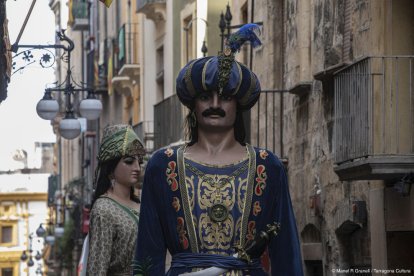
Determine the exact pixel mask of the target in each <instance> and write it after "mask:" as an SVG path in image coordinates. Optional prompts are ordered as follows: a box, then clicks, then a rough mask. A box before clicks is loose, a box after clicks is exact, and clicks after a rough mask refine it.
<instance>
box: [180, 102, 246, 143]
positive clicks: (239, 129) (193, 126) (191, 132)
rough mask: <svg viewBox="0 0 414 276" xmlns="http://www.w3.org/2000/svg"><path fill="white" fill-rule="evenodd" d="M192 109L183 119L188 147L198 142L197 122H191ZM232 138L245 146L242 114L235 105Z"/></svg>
mask: <svg viewBox="0 0 414 276" xmlns="http://www.w3.org/2000/svg"><path fill="white" fill-rule="evenodd" d="M193 111H194V109H190V111H189V112H188V114H187V116H186V117H185V122H184V124H185V125H184V128H185V135H186V137H187V138H188V140H189V143H188V145H189V146H191V145H193V144H195V143H196V142H197V141H198V122H197V121H196V122H195V123H193V122H192V120H193V117H194V115H192V113H193ZM234 138H235V139H236V141H237V142H239V143H240V144H241V145H243V146H244V145H246V141H245V139H246V129H245V127H244V120H243V112H242V110H241V109H240V108H239V105H238V104H237V111H236V119H235V121H234Z"/></svg>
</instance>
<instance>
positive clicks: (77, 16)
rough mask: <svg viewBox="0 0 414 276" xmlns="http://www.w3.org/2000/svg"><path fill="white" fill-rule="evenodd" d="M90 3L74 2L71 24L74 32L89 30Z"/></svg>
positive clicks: (74, 0)
mask: <svg viewBox="0 0 414 276" xmlns="http://www.w3.org/2000/svg"><path fill="white" fill-rule="evenodd" d="M88 5H89V4H88V3H87V1H83V0H73V1H72V5H71V10H70V14H71V18H69V21H70V24H71V25H72V29H73V30H74V31H81V30H86V29H87V28H88V24H89V23H88V17H89V15H88Z"/></svg>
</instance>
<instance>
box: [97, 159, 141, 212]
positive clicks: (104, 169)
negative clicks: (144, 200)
mask: <svg viewBox="0 0 414 276" xmlns="http://www.w3.org/2000/svg"><path fill="white" fill-rule="evenodd" d="M119 161H121V158H120V157H119V158H115V159H111V160H108V161H106V162H103V163H102V164H101V167H100V170H99V175H98V176H97V179H96V189H95V192H94V195H93V199H92V206H93V204H95V201H96V200H97V199H98V198H99V197H100V196H101V195H103V194H105V193H106V192H107V191H108V190H109V188H111V186H112V184H111V180H110V179H109V175H110V174H112V173H113V172H114V171H115V168H116V165H118V163H119ZM130 199H131V200H132V201H135V202H137V203H139V202H140V200H139V198H138V197H137V196H136V195H135V194H134V187H131V191H130Z"/></svg>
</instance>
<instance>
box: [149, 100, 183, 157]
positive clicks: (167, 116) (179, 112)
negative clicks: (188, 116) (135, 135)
mask: <svg viewBox="0 0 414 276" xmlns="http://www.w3.org/2000/svg"><path fill="white" fill-rule="evenodd" d="M183 117H184V116H183V107H182V105H181V103H180V100H179V99H178V97H177V95H176V94H174V95H172V96H171V97H168V98H166V99H164V100H163V101H161V102H160V103H158V104H156V105H155V106H154V149H155V150H156V149H159V148H161V147H164V146H167V145H169V144H172V143H175V142H178V141H179V140H180V139H182V138H183V137H184V131H183V123H184V120H183Z"/></svg>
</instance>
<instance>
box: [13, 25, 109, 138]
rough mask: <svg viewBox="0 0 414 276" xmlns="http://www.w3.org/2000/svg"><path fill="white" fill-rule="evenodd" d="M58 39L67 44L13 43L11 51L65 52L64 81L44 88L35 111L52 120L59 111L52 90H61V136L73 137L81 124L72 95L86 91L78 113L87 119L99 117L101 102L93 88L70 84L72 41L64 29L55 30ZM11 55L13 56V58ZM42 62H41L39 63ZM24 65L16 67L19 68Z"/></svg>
mask: <svg viewBox="0 0 414 276" xmlns="http://www.w3.org/2000/svg"><path fill="white" fill-rule="evenodd" d="M56 34H57V36H58V37H59V39H60V41H62V42H63V41H65V42H67V45H66V46H65V45H62V44H58V45H18V44H14V45H13V46H12V51H13V52H17V50H18V48H20V47H23V48H31V49H45V48H55V49H63V50H65V51H66V52H67V59H66V60H67V63H68V66H67V71H66V78H65V81H64V82H63V83H62V84H60V85H58V86H56V87H53V88H46V90H45V94H44V96H43V98H42V99H41V100H40V101H39V102H38V103H37V105H36V111H37V114H38V115H39V117H40V118H42V119H45V120H53V119H54V118H55V117H56V115H57V114H58V112H59V104H58V102H57V101H56V100H55V99H53V97H52V92H63V93H64V95H65V115H64V117H63V119H62V120H61V121H60V123H59V130H60V134H61V136H62V137H63V138H66V139H74V138H76V137H78V136H79V134H80V132H81V124H80V122H79V120H78V119H77V118H76V116H75V111H74V108H73V105H72V99H71V98H72V96H73V95H74V94H75V93H78V92H88V96H87V98H86V99H84V100H82V101H81V102H80V105H79V113H80V115H81V116H83V117H84V118H86V119H87V120H96V119H98V118H99V116H100V114H101V111H102V103H101V101H100V100H98V99H97V98H96V97H95V94H94V90H93V89H91V88H88V87H82V86H79V85H78V88H77V87H75V86H74V85H73V84H72V71H71V66H70V59H71V52H72V51H73V49H74V47H75V45H74V43H73V41H72V40H71V39H70V38H69V37H67V36H66V35H65V30H62V31H60V32H56ZM27 52H28V53H29V55H31V54H30V53H31V52H30V51H29V50H26V51H24V52H23V53H26V54H24V57H23V59H25V60H26V61H27V59H28V58H27V56H28V54H27ZM20 54H21V53H19V54H17V55H15V56H14V57H16V56H18V55H20ZM14 57H13V58H14ZM42 60H50V56H49V55H48V56H47V57H46V58H45V56H43V57H42V59H41V61H42ZM41 64H42V63H41ZM22 68H24V67H20V68H18V70H21V69H22Z"/></svg>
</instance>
